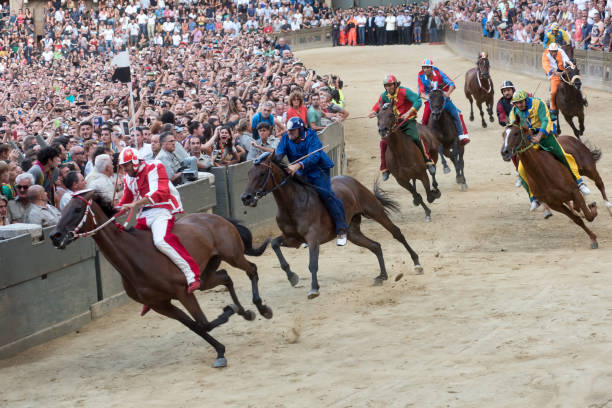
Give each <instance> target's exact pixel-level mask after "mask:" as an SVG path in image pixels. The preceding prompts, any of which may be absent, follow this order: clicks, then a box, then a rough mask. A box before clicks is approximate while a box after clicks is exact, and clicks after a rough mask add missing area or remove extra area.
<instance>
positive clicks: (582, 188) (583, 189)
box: [578, 181, 591, 195]
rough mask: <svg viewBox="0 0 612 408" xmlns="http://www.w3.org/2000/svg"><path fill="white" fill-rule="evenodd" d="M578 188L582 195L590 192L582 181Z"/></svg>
mask: <svg viewBox="0 0 612 408" xmlns="http://www.w3.org/2000/svg"><path fill="white" fill-rule="evenodd" d="M578 188H579V189H580V192H581V193H582V195H589V194H591V190H589V188H588V187H587V185H586V184H585V183H584V181H583V182H582V183H580V184H578Z"/></svg>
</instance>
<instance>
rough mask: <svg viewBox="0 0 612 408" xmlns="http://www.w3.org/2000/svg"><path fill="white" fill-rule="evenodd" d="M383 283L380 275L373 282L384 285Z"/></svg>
mask: <svg viewBox="0 0 612 408" xmlns="http://www.w3.org/2000/svg"><path fill="white" fill-rule="evenodd" d="M382 284H383V280H382V279H381V278H380V276H377V277H375V278H374V282H373V283H372V286H382Z"/></svg>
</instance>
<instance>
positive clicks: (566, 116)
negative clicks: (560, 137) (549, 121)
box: [557, 112, 580, 139]
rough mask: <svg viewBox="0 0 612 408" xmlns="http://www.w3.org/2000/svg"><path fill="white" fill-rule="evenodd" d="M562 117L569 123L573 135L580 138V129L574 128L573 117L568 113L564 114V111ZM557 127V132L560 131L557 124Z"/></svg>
mask: <svg viewBox="0 0 612 408" xmlns="http://www.w3.org/2000/svg"><path fill="white" fill-rule="evenodd" d="M563 117H564V118H565V121H566V122H567V123H569V125H570V127H571V128H572V131H573V132H574V136H576V137H577V138H578V139H580V131H578V129H576V126H574V118H573V117H571V116H570V115H567V114H565V112H563ZM557 128H558V129H559V133H561V128H560V126H557Z"/></svg>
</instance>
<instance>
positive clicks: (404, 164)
mask: <svg viewBox="0 0 612 408" xmlns="http://www.w3.org/2000/svg"><path fill="white" fill-rule="evenodd" d="M377 118H378V133H379V134H380V137H381V138H382V139H384V140H386V141H387V143H388V147H387V152H386V154H385V157H386V160H387V168H388V169H389V171H390V172H391V174H392V175H393V177H395V179H396V180H397V182H398V183H399V184H400V185H401V186H402V187H404V188H405V189H406V190H408V191H410V193H411V194H412V202H413V203H414V205H421V206H422V207H423V209H424V210H425V221H426V222H429V221H431V210H430V209H429V207H427V205H425V203H424V202H423V197H421V195H420V194H419V193H418V192H417V189H416V181H417V179H418V180H421V183H422V184H423V187H424V188H425V192H426V194H427V201H428V202H430V203H433V202H434V200H435V199H437V198H440V196H441V195H442V193H441V192H440V190H439V189H438V182H437V181H436V175H435V174H433V175H432V184H433V190H430V188H429V177H428V176H427V168H426V167H425V160H424V159H423V155H422V154H421V151H420V150H419V148H418V147H417V145H416V144H415V143H414V142H413V141H412V140H410V138H409V137H408V136H406V135H405V134H404V133H403V132H402V131H401V130H400V126H401V123H400V124H398V122H397V116H396V114H395V111H394V110H393V104H385V105H382V106H381V109H380V110H379V111H378V114H377ZM398 125H399V126H398ZM417 129H418V132H419V137H420V138H421V139H422V140H423V141H424V144H425V146H426V148H427V149H428V151H429V155H430V156H431V158H432V160H433V161H434V163H437V162H438V140H437V139H436V137H435V135H434V134H433V133H432V132H431V129H429V128H428V127H426V126H423V125H420V124H417Z"/></svg>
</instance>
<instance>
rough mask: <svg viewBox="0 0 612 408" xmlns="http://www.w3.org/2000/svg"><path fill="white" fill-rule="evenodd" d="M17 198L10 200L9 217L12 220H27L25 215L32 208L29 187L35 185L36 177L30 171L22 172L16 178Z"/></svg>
mask: <svg viewBox="0 0 612 408" xmlns="http://www.w3.org/2000/svg"><path fill="white" fill-rule="evenodd" d="M15 183H16V184H15V191H16V192H17V198H16V199H14V200H11V201H9V204H8V218H9V219H10V220H11V222H13V223H15V222H25V216H26V214H27V213H28V211H29V209H30V200H29V199H28V189H29V188H30V186H32V185H34V177H33V176H32V175H31V174H30V173H22V174H20V175H18V176H17V179H16V180H15Z"/></svg>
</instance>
